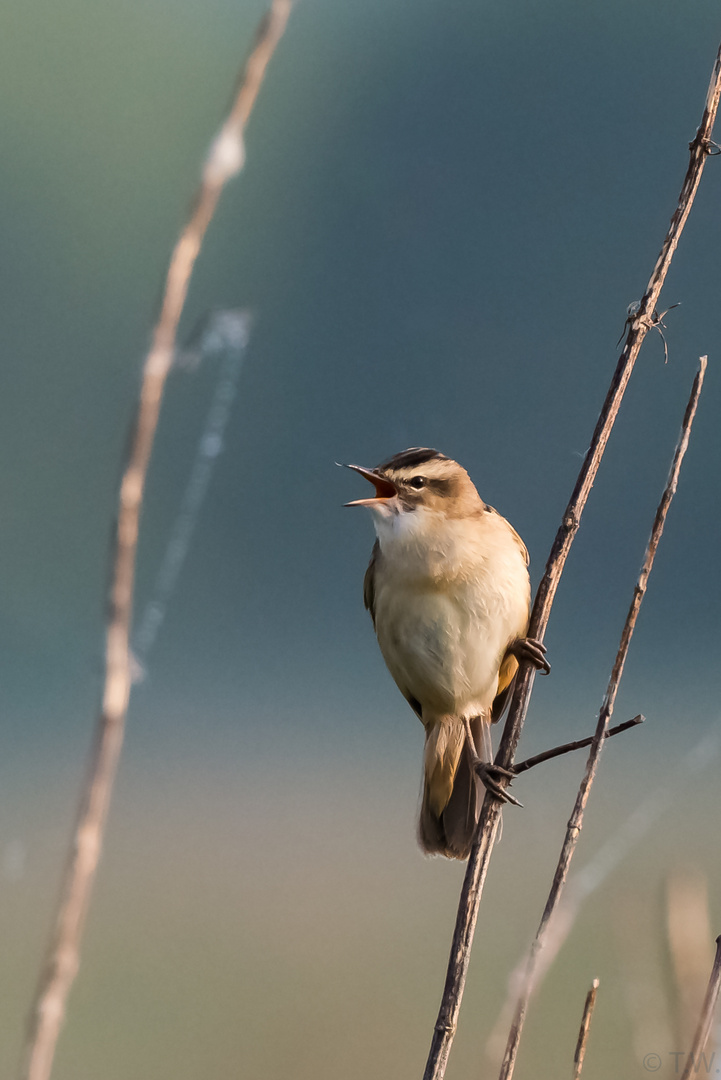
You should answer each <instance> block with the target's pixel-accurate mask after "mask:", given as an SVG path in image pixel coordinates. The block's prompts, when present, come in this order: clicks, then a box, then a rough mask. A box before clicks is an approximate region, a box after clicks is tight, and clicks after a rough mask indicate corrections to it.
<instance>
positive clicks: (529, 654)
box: [510, 637, 551, 675]
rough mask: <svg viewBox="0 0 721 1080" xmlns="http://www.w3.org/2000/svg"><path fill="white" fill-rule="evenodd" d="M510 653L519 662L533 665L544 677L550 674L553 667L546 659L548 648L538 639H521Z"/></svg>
mask: <svg viewBox="0 0 721 1080" xmlns="http://www.w3.org/2000/svg"><path fill="white" fill-rule="evenodd" d="M510 652H512V653H513V655H514V656H515V657H516V659H517V660H527V661H528V663H529V664H533V666H534V668H536V670H537V671H540V672H541V673H542V674H543V675H549V674H550V672H551V665H550V664H549V662H548V660H547V659H546V646H545V645H544V644H543V642H542V641H539V640H538V639H537V638H532V637H526V638H519V639H518V641H514V642H513V644H512V645H511V648H510Z"/></svg>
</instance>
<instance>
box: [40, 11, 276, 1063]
mask: <svg viewBox="0 0 721 1080" xmlns="http://www.w3.org/2000/svg"><path fill="white" fill-rule="evenodd" d="M291 3H292V0H273V3H272V6H271V8H270V11H269V12H268V14H267V15H266V17H265V18H264V19H263V21H262V23H261V25H260V27H259V30H258V35H257V38H256V43H255V46H254V48H253V51H252V53H251V55H250V57H249V59H248V61H247V64H246V65H245V69H244V72H243V75H242V78H241V80H240V83H239V86H238V90H237V93H236V94H235V97H234V100H233V103H232V105H231V108H230V111H229V113H228V116H227V118H226V120H225V122H224V124H223V125H222V127H221V128H220V130H219V132H218V134H217V136H216V138H215V140H214V141H213V143H212V145H211V147H210V150H209V152H208V155H207V157H206V160H205V163H204V167H203V172H202V177H201V181H200V185H199V187H198V190H197V193H196V196H195V199H194V202H193V206H192V209H191V212H190V216H189V218H188V221H187V224H186V225H185V227H184V229H183V231H182V232H181V234H180V237H179V239H178V241H177V243H176V245H175V249H174V251H173V254H172V257H171V260H170V265H169V268H168V273H167V278H166V282H165V292H164V295H163V301H162V305H161V310H160V315H159V318H158V321H157V323H156V325H155V329H154V331H153V337H152V343H151V347H150V351H149V352H148V355H147V357H146V359H145V364H144V367H143V375H142V382H141V388H140V397H139V401H138V406H137V412H136V416H135V420H134V424H133V430H132V434H131V437H130V446H129V450H128V456H127V463H126V465H125V470H124V472H123V477H122V481H121V484H120V496H119V505H118V516H117V529H116V534H115V541H114V550H113V554H112V564H111V586H110V610H109V614H108V625H107V637H106V649H105V682H104V688H103V695H102V704H101V708H100V714H99V716H98V720H97V724H96V729H95V742H94V747H93V751H92V755H91V760H90V766H89V770H88V775H87V779H86V783H85V787H84V790H83V794H82V799H81V804H80V809H79V813H78V821H77V825H76V830H75V834H74V838H73V846H72V851H71V853H70V856H69V859H68V863H67V867H66V871H65V877H64V881H63V885H62V890H61V898H60V904H59V910H58V914H57V918H56V922H55V928H54V931H53V934H52V939H51V942H50V946H49V949H48V953H47V958H46V961H45V965H44V968H43V972H42V974H41V977H40V982H39V986H38V990H37V994H36V998H35V1002H34V1005H33V1009H32V1013H31V1017H30V1024H29V1031H28V1038H27V1043H26V1051H25V1057H24V1061H23V1065H22V1073H21V1075H22V1076H23V1077H24V1078H25V1080H48V1077H49V1076H50V1073H51V1070H52V1065H53V1058H54V1055H55V1047H56V1044H57V1039H58V1035H59V1033H60V1028H61V1025H62V1022H63V1018H64V1015H65V1008H66V1002H67V998H68V994H69V992H70V988H71V986H72V984H73V981H74V979H75V976H76V974H77V970H78V966H79V961H80V942H81V939H82V933H83V927H84V924H85V918H86V916H87V912H88V907H89V904H90V897H91V894H92V887H93V883H94V880H95V872H96V870H97V865H98V860H99V857H100V851H101V848H102V842H103V834H104V830H105V823H106V820H107V815H108V807H109V805H110V797H111V794H112V789H113V782H114V779H115V774H116V771H117V766H118V761H119V758H120V752H121V750H122V745H123V735H124V729H125V715H126V712H127V706H128V698H129V696H130V653H129V647H128V643H129V635H130V625H131V618H132V607H133V587H134V581H135V561H136V553H137V544H138V529H139V523H140V511H141V507H142V503H143V492H144V489H145V480H146V476H147V472H148V466H149V463H150V455H151V451H152V448H153V441H154V439H155V431H156V428H157V425H158V416H159V413H160V405H161V401H162V397H163V391H164V389H165V382H166V379H167V377H168V373H169V371H170V367H171V364H172V361H173V354H174V351H175V341H176V335H177V330H178V323H179V321H180V316H181V313H182V311H183V306H184V304H185V298H186V295H187V292H188V285H189V283H190V278H191V275H192V272H193V267H194V266H195V260H196V258H197V256H198V252H199V251H200V247H201V244H202V242H203V238H204V236H205V233H206V230H207V228H208V225H209V223H210V221H211V219H212V217H213V214H214V212H215V208H216V206H217V204H218V199H219V198H220V194H221V191H222V189H223V187H224V186H225V184H226V182H227V181H228V180H230V179H231V177H233V176H235V175H236V174H237V173H238V172H240V170H241V169H242V167H243V163H244V148H243V132H244V129H245V125H246V122H247V120H248V117H249V116H250V113H251V110H252V108H253V105H254V104H255V100H256V98H257V96H258V91H259V89H260V85H261V83H262V81H263V76H264V75H265V70H266V67H267V65H268V61H269V60H270V58H271V56H272V55H273V52H274V51H275V47H276V45H277V44H278V41H279V40H280V38H281V37H282V35H283V32H284V30H285V26H286V23H287V21H288V16H289V14H290V9H291Z"/></svg>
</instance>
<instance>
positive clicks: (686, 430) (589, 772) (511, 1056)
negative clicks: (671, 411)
mask: <svg viewBox="0 0 721 1080" xmlns="http://www.w3.org/2000/svg"><path fill="white" fill-rule="evenodd" d="M706 364H707V360H706V357H705V356H702V357H701V360H700V364H699V370H698V372H697V373H696V377H695V379H694V381H693V387H692V389H691V396H690V398H689V400H688V405H687V406H686V412H685V413H684V418H683V424H682V427H681V435H680V437H679V440H678V444H677V446H676V452H675V453H674V456H673V463H672V465H671V471H670V473H669V476H668V480H667V482H666V487H665V488H664V492H663V495H662V496H661V501H660V503H659V504H658V508H657V510H656V516H655V518H654V521H653V527H652V529H651V536H650V538H649V541H648V545H647V547H646V554H645V556H644V560H643V565H642V567H641V572H640V574H639V576H638V581H637V582H636V587H635V589H634V593H633V600H632V601H631V606H630V608H629V609H628V614H627V616H626V621H625V623H624V626H623V631H622V632H621V641H620V643H619V646H618V652H617V653H616V659H615V661H614V664H613V670H612V671H611V677H610V679H609V681H608V686H607V688H606V695H605V697H604V699H603V704H602V706H601V711H600V713H599V716H598V724H597V725H596V733H595V735H594V736H593V742H592V743H591V750H590V753H589V755H588V761H587V762H586V772H585V775H584V777H583V779H582V780H581V785H580V787H579V789H578V794H577V796H576V803H575V806H574V808H573V813H572V814H571V817H570V819H569V822H568V826H567V828H566V836H565V839H564V841H563V846H562V848H561V854H560V856H559V859H558V865H557V866H556V872H555V874H554V876H553V883H552V885H551V891H550V893H549V895H548V899H547V901H546V906H545V908H544V911H543V915H542V916H541V922H540V925H539V927H538V930H537V931H536V937H535V939H534V941H533V944H532V945H531V951H530V953H529V955H528V966H527V968H526V973H525V977H524V980H523V984H522V986H521V989H520V992H519V995H518V1001H517V1003H516V1010H515V1014H514V1017H513V1023H512V1025H511V1031H510V1034H509V1036H508V1043H507V1045H506V1053H505V1055H504V1058H503V1064H502V1066H501V1071H500V1073H499V1080H510V1078H511V1077H512V1076H513V1069H514V1066H515V1062H516V1055H517V1053H518V1045H519V1042H520V1039H521V1032H522V1031H523V1024H524V1021H525V1018H526V1010H527V1008H528V1002H529V999H530V996H531V992H532V990H533V985H534V974H535V968H536V960H537V957H538V954H539V953H540V952H541V950H542V949H543V946H544V944H545V939H546V935H547V931H548V925H549V922H550V920H551V918H552V916H553V914H554V912H555V910H556V908H557V907H558V903H559V901H560V899H561V893H562V892H563V887H564V885H565V883H566V877H567V876H568V868H569V866H570V864H571V859H572V858H573V853H574V851H575V848H576V844H577V843H578V837H579V835H580V832H581V829H582V827H583V815H584V811H585V809H586V804H587V802H588V797H589V795H590V793H591V787H592V785H593V781H594V779H595V776H596V770H597V768H598V761H599V758H600V756H601V749H602V747H603V743H604V739H605V735H606V729H607V727H608V721H609V719H610V718H611V716H612V714H613V708H614V705H615V702H616V695H617V693H618V688H619V685H620V683H621V678H622V676H623V669H624V665H625V663H626V657H627V655H628V648H629V645H630V644H631V638H632V637H633V631H634V629H635V626H636V620H637V618H638V613H639V611H640V610H641V604H642V603H643V598H644V596H645V595H646V589H647V587H648V579H649V576H650V574H651V570H652V569H653V563H654V559H655V557H656V551H657V549H658V544H659V541H660V539H661V535H662V533H663V527H664V524H665V522H666V515H667V514H668V510H669V507H670V505H671V502H672V500H673V497H674V495H675V494H676V488H677V486H678V476H679V472H680V471H681V463H682V461H683V459H684V455H685V453H686V450H687V448H688V441H689V437H690V435H691V427H692V425H693V420H694V416H695V415H696V406H697V405H698V399H699V395H700V393H701V388H702V386H703V380H704V375H705V373H706Z"/></svg>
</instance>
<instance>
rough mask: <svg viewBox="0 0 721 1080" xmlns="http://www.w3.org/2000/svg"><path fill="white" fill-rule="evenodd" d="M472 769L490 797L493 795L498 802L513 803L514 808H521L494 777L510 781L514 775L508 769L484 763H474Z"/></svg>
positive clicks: (520, 804)
mask: <svg viewBox="0 0 721 1080" xmlns="http://www.w3.org/2000/svg"><path fill="white" fill-rule="evenodd" d="M473 767H474V769H475V772H476V775H477V776H478V778H479V780H480V781H481V783H482V784H483V785H484V787H486V788H487V789H488V791H490V793H491V794H492V795H495V797H496V798H497V799H498V800H499V801H500V802H509V803H513V805H514V806H520V807H523V803H520V802H519V801H518V799H516V798H514V797H513V795H511V793H510V791H508V790H507V789H506V788H504V787H502V786H501V785H500V784H499V783H498V780H497V779H496V777H504V778H505V779H506V780H512V779H513V777H514V776H515V773H512V772H511V771H510V769H504V768H503V766H502V765H494V764H493V763H492V762H486V761H476V762H475V764H474V766H473Z"/></svg>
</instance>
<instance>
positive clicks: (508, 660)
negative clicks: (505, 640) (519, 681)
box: [491, 653, 518, 724]
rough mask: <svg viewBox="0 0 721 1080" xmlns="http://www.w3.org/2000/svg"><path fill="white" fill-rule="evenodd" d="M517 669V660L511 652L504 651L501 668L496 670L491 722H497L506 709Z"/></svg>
mask: <svg viewBox="0 0 721 1080" xmlns="http://www.w3.org/2000/svg"><path fill="white" fill-rule="evenodd" d="M517 671H518V661H517V660H516V658H515V656H514V655H513V653H506V655H505V656H504V657H503V662H502V664H501V669H500V671H499V672H498V691H497V693H496V696H495V698H494V699H493V705H492V706H491V723H492V724H497V723H498V721H499V720H500V719H501V717H502V716H503V713H504V712H505V710H506V706H507V705H508V702H509V701H510V700H511V694H512V693H513V684H514V682H515V680H516V672H517Z"/></svg>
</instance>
